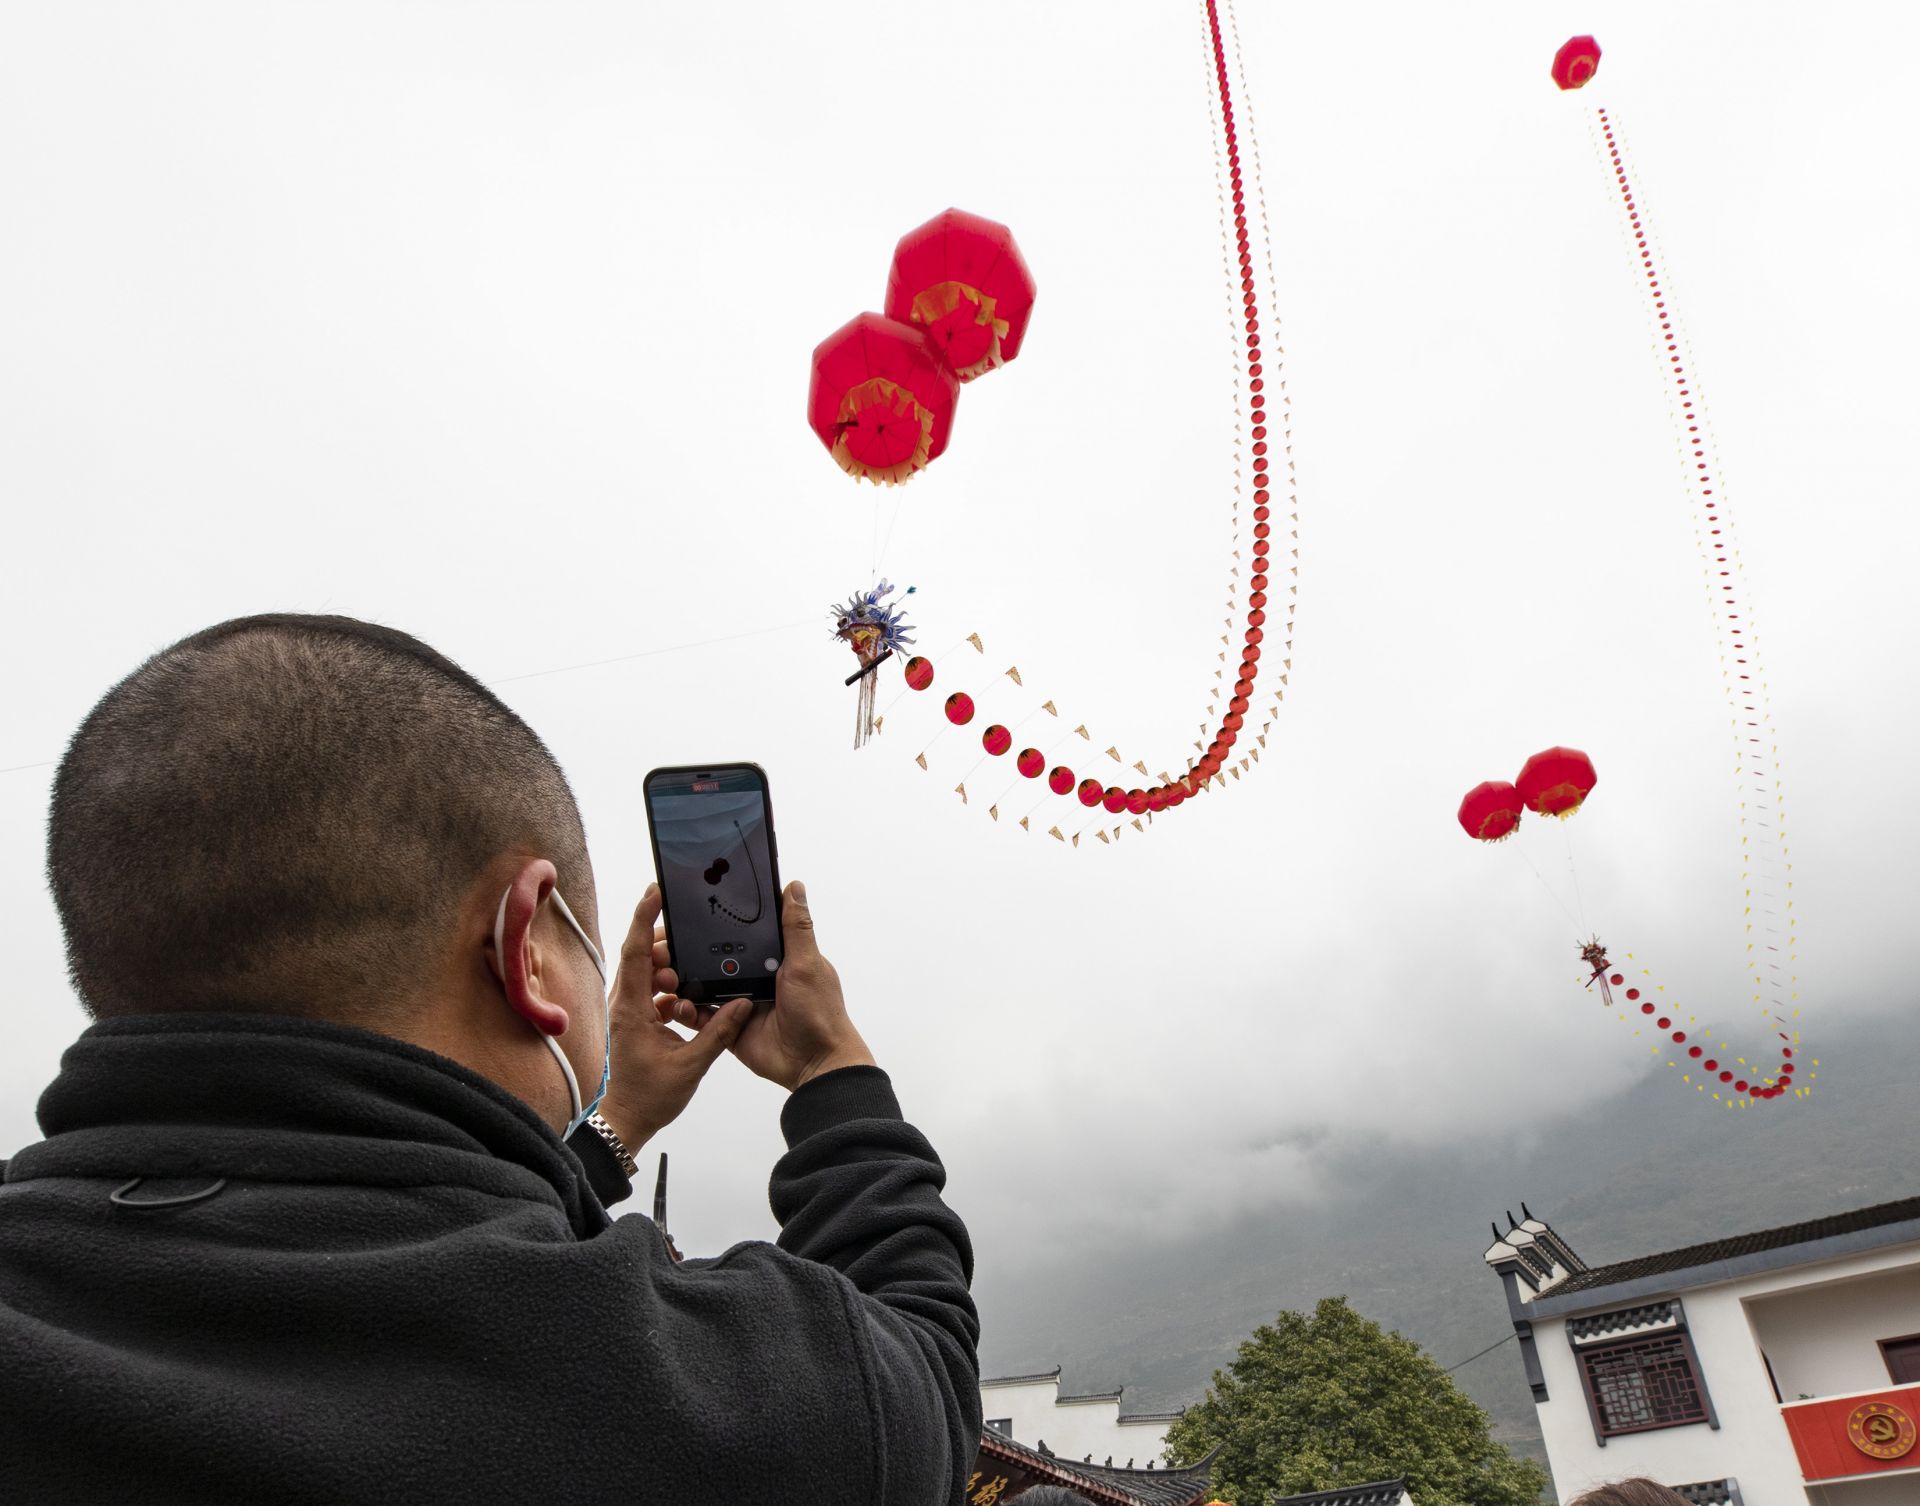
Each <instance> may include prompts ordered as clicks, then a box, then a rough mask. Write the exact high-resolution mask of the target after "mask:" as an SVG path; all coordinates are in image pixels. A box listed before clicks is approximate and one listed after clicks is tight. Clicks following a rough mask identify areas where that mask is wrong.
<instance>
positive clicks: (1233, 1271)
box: [977, 1016, 1920, 1458]
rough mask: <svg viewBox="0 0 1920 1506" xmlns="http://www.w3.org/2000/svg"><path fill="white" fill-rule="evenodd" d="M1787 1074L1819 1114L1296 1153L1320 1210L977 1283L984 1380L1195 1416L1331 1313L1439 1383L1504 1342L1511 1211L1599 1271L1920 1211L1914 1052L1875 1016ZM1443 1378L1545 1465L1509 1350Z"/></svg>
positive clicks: (1776, 1108) (1325, 1143) (1914, 1045)
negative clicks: (1358, 1314) (1264, 1354)
mask: <svg viewBox="0 0 1920 1506" xmlns="http://www.w3.org/2000/svg"><path fill="white" fill-rule="evenodd" d="M1803 1054H1806V1055H1813V1054H1817V1055H1818V1056H1819V1059H1820V1063H1821V1065H1820V1068H1819V1077H1818V1081H1817V1082H1816V1083H1815V1084H1814V1087H1815V1090H1816V1091H1815V1092H1814V1094H1813V1096H1811V1097H1810V1098H1807V1099H1804V1100H1792V1101H1779V1102H1775V1103H1771V1104H1767V1105H1765V1106H1760V1107H1755V1108H1751V1109H1745V1110H1741V1109H1733V1110H1726V1109H1723V1108H1721V1107H1719V1106H1718V1105H1715V1104H1711V1103H1710V1102H1703V1101H1701V1098H1700V1096H1699V1095H1695V1094H1691V1093H1689V1092H1687V1091H1685V1090H1684V1089H1683V1088H1682V1087H1681V1086H1680V1084H1678V1083H1677V1082H1676V1081H1675V1080H1674V1078H1675V1074H1673V1073H1671V1072H1668V1071H1664V1070H1663V1071H1661V1072H1658V1073H1655V1074H1650V1075H1649V1076H1648V1077H1647V1078H1646V1079H1644V1080H1643V1081H1641V1082H1640V1083H1638V1084H1636V1085H1635V1086H1634V1087H1632V1088H1631V1089H1630V1090H1628V1091H1626V1092H1624V1093H1622V1094H1620V1095H1618V1096H1617V1097H1616V1098H1614V1099H1612V1100H1610V1101H1608V1102H1606V1103H1605V1104H1604V1105H1602V1106H1601V1107H1600V1108H1598V1109H1597V1110H1595V1111H1594V1112H1592V1113H1590V1114H1588V1115H1586V1116H1583V1119H1582V1121H1581V1122H1580V1123H1578V1124H1571V1123H1565V1122H1562V1123H1556V1124H1529V1123H1526V1122H1516V1123H1515V1124H1514V1125H1513V1126H1512V1127H1511V1130H1510V1132H1509V1133H1508V1134H1507V1135H1506V1136H1504V1137H1503V1138H1500V1139H1497V1140H1496V1139H1480V1140H1474V1141H1466V1142H1452V1143H1446V1144H1432V1145H1428V1146H1423V1147H1420V1148H1418V1149H1416V1150H1407V1149H1405V1148H1402V1147H1390V1146H1387V1145H1385V1144H1384V1143H1380V1144H1373V1145H1356V1144H1354V1143H1352V1142H1351V1141H1350V1140H1346V1141H1343V1140H1341V1139H1339V1138H1338V1137H1333V1136H1327V1137H1319V1136H1317V1135H1316V1134H1315V1133H1314V1132H1312V1131H1308V1132H1306V1133H1305V1134H1304V1135H1303V1136H1302V1139H1303V1141H1306V1142H1310V1143H1311V1144H1312V1146H1313V1150H1314V1153H1315V1154H1316V1155H1317V1156H1323V1157H1325V1158H1326V1159H1325V1162H1324V1165H1325V1170H1326V1173H1327V1174H1326V1176H1325V1177H1324V1181H1325V1183H1326V1184H1327V1185H1329V1186H1332V1187H1335V1188H1338V1189H1339V1191H1338V1192H1337V1193H1335V1194H1334V1195H1333V1196H1331V1197H1330V1198H1328V1199H1327V1200H1325V1201H1322V1202H1318V1203H1314V1204H1310V1205H1309V1204H1300V1205H1292V1206H1285V1207H1274V1208H1271V1209H1268V1210H1265V1211H1263V1212H1262V1213H1260V1214H1258V1215H1256V1216H1253V1217H1249V1218H1246V1219H1244V1220H1242V1221H1241V1222H1239V1223H1237V1224H1234V1225H1232V1226H1230V1227H1228V1228H1224V1229H1216V1230H1212V1231H1209V1232H1207V1233H1205V1234H1204V1235H1202V1234H1195V1235H1192V1236H1190V1237H1184V1238H1183V1237H1178V1236H1176V1237H1174V1238H1171V1239H1168V1238H1165V1237H1164V1236H1163V1235H1162V1236H1158V1237H1156V1233H1155V1231H1146V1230H1143V1231H1142V1239H1141V1242H1140V1243H1139V1245H1137V1246H1135V1247H1133V1248H1123V1249H1111V1248H1109V1249H1101V1250H1088V1251H1087V1252H1085V1253H1084V1255H1083V1256H1082V1257H1081V1258H1079V1259H1076V1260H1073V1261H1071V1262H1062V1263H1058V1264H1052V1265H1046V1266H1037V1267H1028V1268H1025V1269H1020V1270H1017V1271H1013V1270H1006V1269H997V1270H991V1271H985V1272H983V1273H982V1275H981V1279H980V1281H979V1283H978V1286H977V1295H978V1297H979V1300H980V1304H981V1311H982V1317H983V1322H984V1331H983V1335H982V1342H981V1361H982V1371H983V1373H984V1374H987V1375H1004V1374H1013V1373H1020V1372H1026V1371H1034V1370H1042V1369H1046V1368H1048V1367H1050V1366H1052V1365H1055V1364H1061V1365H1063V1366H1064V1371H1063V1374H1062V1376H1061V1389H1062V1391H1063V1392H1068V1391H1074V1392H1083V1391H1098V1390H1111V1389H1113V1388H1115V1387H1118V1386H1121V1385H1125V1386H1126V1388H1127V1392H1126V1398H1125V1406H1126V1408H1127V1409H1128V1410H1139V1411H1153V1410H1162V1409H1172V1408H1174V1407H1178V1406H1182V1405H1185V1404H1186V1403H1188V1402H1190V1401H1193V1400H1195V1399H1197V1398H1198V1397H1199V1396H1200V1395H1201V1393H1202V1392H1203V1391H1204V1390H1205V1388H1206V1385H1207V1383H1208V1381H1209V1379H1210V1377H1211V1375H1212V1373H1213V1371H1214V1370H1216V1369H1218V1368H1220V1367H1221V1366H1223V1365H1225V1364H1226V1363H1227V1362H1228V1360H1229V1359H1231V1357H1232V1355H1233V1352H1234V1350H1235V1348H1236V1347H1237V1346H1238V1344H1239V1343H1240V1341H1241V1340H1242V1339H1244V1338H1245V1337H1246V1336H1247V1334H1248V1333H1249V1332H1251V1330H1252V1329H1253V1328H1254V1327H1255V1326H1256V1325H1258V1324H1260V1323H1262V1322H1265V1321H1267V1320H1268V1319H1269V1318H1271V1317H1272V1316H1273V1314H1274V1313H1275V1312H1277V1311H1279V1310H1281V1309H1283V1308H1295V1309H1299V1308H1310V1307H1311V1306H1312V1304H1313V1303H1314V1301H1315V1300H1316V1299H1317V1298H1319V1297H1321V1296H1326V1295H1331V1294H1335V1293H1344V1294H1345V1295H1346V1296H1347V1297H1349V1298H1350V1299H1351V1300H1352V1302H1353V1305H1354V1306H1355V1307H1356V1308H1358V1309H1359V1310H1360V1311H1362V1312H1364V1313H1366V1314H1367V1315H1368V1316H1369V1317H1372V1318H1374V1319H1376V1320H1377V1321H1379V1322H1380V1323H1382V1324H1384V1325H1385V1326H1387V1327H1389V1328H1392V1329H1397V1330H1399V1331H1400V1332H1401V1333H1403V1334H1405V1335H1407V1336H1408V1337H1409V1338H1412V1339H1414V1340H1415V1341H1416V1342H1418V1343H1420V1344H1421V1345H1422V1346H1424V1347H1425V1348H1426V1350H1427V1351H1428V1352H1429V1353H1430V1354H1432V1355H1433V1356H1434V1357H1435V1358H1436V1359H1437V1360H1438V1361H1439V1362H1440V1364H1442V1365H1448V1366H1450V1365H1455V1364H1460V1363H1461V1362H1463V1361H1466V1360H1468V1358H1469V1357H1470V1356H1472V1355H1474V1354H1475V1353H1476V1352H1477V1351H1480V1350H1482V1349H1485V1348H1486V1347H1487V1346H1488V1345H1490V1344H1494V1343H1496V1342H1497V1341H1499V1340H1501V1339H1502V1338H1504V1337H1507V1336H1509V1335H1511V1333H1512V1326H1511V1324H1510V1322H1509V1320H1508V1317H1507V1310H1506V1303H1505V1300H1504V1298H1503V1297H1502V1295H1501V1291H1500V1284H1499V1282H1498V1281H1497V1280H1495V1279H1494V1277H1493V1276H1492V1274H1491V1273H1490V1272H1488V1270H1487V1269H1486V1267H1485V1266H1484V1265H1483V1264H1482V1262H1481V1252H1482V1251H1483V1250H1485V1248H1486V1247H1487V1244H1488V1242H1489V1240H1490V1239H1491V1237H1492V1230H1491V1229H1490V1228H1489V1227H1488V1225H1489V1221H1490V1220H1493V1219H1496V1218H1497V1219H1499V1220H1500V1223H1501V1227H1503V1228H1504V1227H1505V1216H1504V1210H1507V1209H1512V1210H1513V1212H1514V1213H1515V1215H1516V1216H1517V1215H1518V1214H1519V1211H1520V1203H1521V1201H1522V1200H1523V1199H1524V1200H1525V1201H1526V1202H1527V1204H1528V1206H1529V1207H1530V1208H1531V1209H1532V1210H1533V1212H1534V1214H1535V1215H1536V1216H1537V1217H1540V1218H1544V1219H1546V1220H1547V1221H1548V1222H1549V1223H1551V1224H1552V1225H1553V1226H1554V1228H1555V1229H1556V1230H1557V1231H1559V1232H1560V1233H1561V1234H1562V1235H1563V1236H1565V1237H1566V1238H1567V1240H1568V1241H1569V1242H1570V1243H1571V1244H1572V1246H1573V1248H1574V1249H1575V1250H1576V1251H1577V1252H1578V1253H1579V1255H1580V1256H1581V1258H1582V1259H1584V1260H1586V1261H1587V1262H1588V1263H1589V1264H1590V1265H1598V1264H1603V1263H1606V1262H1610V1261H1614V1260H1622V1259H1626V1258H1628V1257H1631V1256H1634V1255H1641V1254H1647V1253H1651V1252H1653V1251H1657V1250H1664V1249H1671V1248H1675V1247H1678V1246H1682V1245H1687V1244H1693V1243H1697V1242H1699V1241H1701V1240H1706V1239H1715V1238H1720V1237H1722V1236H1725V1235H1730V1234H1737V1233H1741V1232H1743V1231H1748V1230H1755V1229H1765V1228H1771V1227H1773V1226H1776V1225H1779V1224H1787V1223H1794V1222H1797V1221H1799V1220H1801V1219H1807V1218H1813V1217H1816V1216H1818V1215H1820V1214H1824V1213H1830V1212H1834V1211H1837V1210H1840V1209H1845V1208H1852V1207H1865V1206H1867V1205H1869V1204H1873V1203H1879V1202H1885V1201H1888V1200H1890V1199H1893V1198H1900V1197H1909V1196H1912V1195H1914V1194H1915V1193H1916V1192H1920V1168H1916V1167H1915V1166H1914V1165H1913V1162H1912V1156H1911V1144H1912V1113H1913V1111H1912V1091H1913V1083H1914V1081H1915V1079H1916V1076H1920V1032H1916V1031H1915V1030H1913V1029H1911V1028H1910V1027H1908V1026H1907V1025H1906V1024H1905V1023H1904V1020H1902V1019H1901V1018H1900V1017H1898V1016H1891V1017H1889V1016H1880V1017H1878V1018H1877V1019H1873V1020H1859V1021H1855V1022H1852V1023H1851V1024H1850V1025H1849V1026H1848V1027H1847V1028H1846V1029H1845V1030H1844V1032H1832V1031H1830V1032H1824V1033H1823V1034H1822V1036H1821V1038H1820V1039H1819V1040H1817V1041H1816V1042H1813V1043H1811V1044H1810V1046H1809V1047H1808V1049H1807V1051H1806V1052H1805V1053H1803ZM1456 1378H1457V1380H1458V1381H1459V1382H1460V1384H1461V1385H1462V1386H1463V1387H1464V1388H1465V1389H1466V1390H1467V1391H1468V1392H1469V1393H1470V1394H1471V1395H1472V1396H1473V1397H1474V1399H1475V1400H1476V1401H1478V1402H1479V1403H1480V1404H1481V1405H1482V1406H1484V1407H1485V1408H1487V1410H1488V1411H1489V1412H1491V1413H1492V1414H1493V1418H1494V1422H1495V1430H1496V1433H1497V1435H1498V1436H1499V1437H1500V1438H1502V1439H1503V1440H1505V1441H1506V1442H1508V1443H1509V1444H1510V1445H1512V1446H1513V1447H1514V1448H1515V1449H1516V1451H1518V1452H1523V1453H1527V1454H1531V1455H1533V1456H1534V1457H1536V1458H1542V1457H1544V1455H1543V1454H1542V1452H1541V1448H1540V1440H1539V1430H1538V1428H1537V1426H1536V1425H1535V1421H1534V1413H1533V1405H1532V1402H1531V1400H1530V1398H1529V1396H1528V1392H1527V1388H1526V1385H1525V1382H1524V1380H1523V1379H1522V1375H1521V1370H1520V1362H1519V1358H1518V1355H1517V1353H1516V1352H1515V1350H1514V1347H1513V1346H1512V1345H1511V1344H1508V1345H1504V1346H1502V1347H1501V1348H1498V1349H1495V1350H1494V1351H1493V1352H1492V1353H1491V1354H1488V1355H1486V1356H1485V1357H1484V1358H1481V1359H1478V1360H1474V1361H1473V1362H1472V1363H1470V1364H1465V1365H1463V1366H1462V1368H1461V1369H1460V1370H1459V1372H1458V1374H1457V1377H1456Z"/></svg>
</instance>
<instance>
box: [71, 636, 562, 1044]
mask: <svg viewBox="0 0 1920 1506" xmlns="http://www.w3.org/2000/svg"><path fill="white" fill-rule="evenodd" d="M510 852H513V853H521V854H525V855H528V856H540V857H546V858H549V859H551V860H552V862H553V863H554V865H555V867H556V868H558V870H559V887H560V889H561V891H562V892H563V893H566V894H568V895H569V896H570V897H571V898H572V899H573V900H574V901H575V903H576V905H577V906H581V907H586V906H590V904H591V894H592V882H591V877H590V874H589V871H588V864H587V849H586V836H585V833H584V831H583V830H582V828H581V824H580V813H579V810H578V808H577V807H576V806H575V804H574V800H573V793H572V791H571V790H570V789H568V787H567V781H566V776H565V775H563V774H562V773H561V772H560V766H559V765H558V764H557V763H555V762H554V759H553V755H552V754H550V753H549V752H548V751H547V749H546V747H545V745H544V744H543V743H542V742H541V741H540V739H539V738H538V737H537V736H535V735H534V732H533V730H532V729H531V728H530V727H528V726H527V724H526V723H525V722H523V721H521V720H520V718H519V717H517V716H516V715H514V713H513V712H512V711H510V710H508V709H507V707H506V706H505V705H504V704H503V703H502V702H501V701H500V700H499V699H498V698H497V697H496V696H495V695H494V694H493V693H492V692H491V691H489V690H488V689H487V688H486V687H485V686H483V685H481V684H480V682H479V681H477V680H475V679H474V678H473V677H472V676H471V675H469V674H467V673H466V672H465V671H464V670H462V669H461V668H460V667H459V666H458V665H456V664H454V663H453V662H452V661H451V660H449V659H446V658H444V657H442V656H441V655H440V654H437V653H435V652H434V651H433V650H432V649H430V648H428V647H427V646H426V645H425V644H424V643H422V642H420V641H419V640H418V639H417V638H412V637H409V636H408V635H407V634H405V633H400V632H395V631H394V630H392V629H391V628H383V627H376V626H374V625H372V624H370V623H365V622H359V621H356V620H355V619H353V618H351V617H306V616H295V615H272V616H262V617H242V618H236V619H235V620H234V621H232V622H224V623H221V624H220V625H219V626H217V627H211V628H208V629H206V630H205V631H204V632H199V633H195V634H194V635H193V636H192V637H190V638H184V639H182V640H181V641H180V642H178V643H176V644H174V645H173V647H171V648H169V649H166V650H164V651H162V652H161V653H158V654H156V655H154V657H153V658H151V659H149V660H148V661H147V662H146V663H145V664H143V665H141V666H140V668H138V669H136V670H135V671H134V672H133V673H132V674H130V675H129V676H127V678H126V679H124V680H122V681H121V682H120V683H119V684H118V685H116V686H114V688H113V689H112V690H110V691H108V692H107V694H106V695H105V696H104V697H103V698H102V699H101V701H100V704H99V705H97V706H95V707H94V708H93V711H92V712H91V713H90V714H89V715H88V717H87V719H86V720H85V721H84V722H82V723H81V725H80V730H79V731H78V732H76V733H75V734H74V737H73V741H72V743H70V744H69V745H68V748H67V752H66V756H65V758H63V759H62V760H61V762H60V770H59V773H58V774H57V775H56V776H55V779H54V787H53V811H52V815H51V817H50V819H49V821H48V832H47V874H48V878H49V879H50V881H51V883H52V886H53V894H54V900H55V902H56V903H57V904H58V906H59V909H60V920H61V924H62V926H63V927H64V928H65V931H66V940H67V963H68V968H69V970H70V972H71V973H72V976H73V983H74V987H75V989H76V990H77V991H78V992H79V995H80V998H81V1001H82V1003H84V1004H85V1005H86V1007H87V1009H88V1010H89V1011H90V1012H91V1013H93V1014H94V1015H96V1016H110V1015H122V1014H150V1013H157V1012H161V1011H167V1010H201V1009H211V1010H244V1011H258V1012H272V1013H283V1014H298V1015H310V1016H316V1017H321V1018H327V1019H333V1020H340V1021H343V1022H348V1023H366V1022H369V1021H372V1020H379V1019H383V1018H384V1019H391V1018H392V1017H393V1016H394V1015H395V1013H396V1012H398V1011H400V1010H402V1009H404V1007H405V1000H406V997H407V995H408V993H409V991H410V990H412V989H415V988H418V987H420V986H422V985H424V984H425V983H427V982H428V981H429V980H430V979H431V978H433V977H434V976H436V973H437V970H438V969H439V968H440V967H442V966H444V965H445V962H446V959H447V957H448V956H449V955H450V954H451V952H452V950H453V949H454V947H455V946H456V943H457V937H456V935H455V926H456V922H457V919H458V916H459V914H460V909H461V905H462V902H463V900H464V899H465V898H466V896H467V893H468V891H469V890H470V888H471V887H472V885H473V883H474V881H475V880H476V879H477V878H478V877H479V876H480V874H481V873H482V871H483V870H484V869H485V868H486V866H487V865H488V864H489V863H491V862H493V861H494V860H495V859H497V858H498V857H500V856H501V855H502V854H503V853H510ZM581 919H582V920H583V921H586V922H587V923H589V924H591V923H592V918H591V914H590V912H588V913H583V914H582V915H581Z"/></svg>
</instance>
